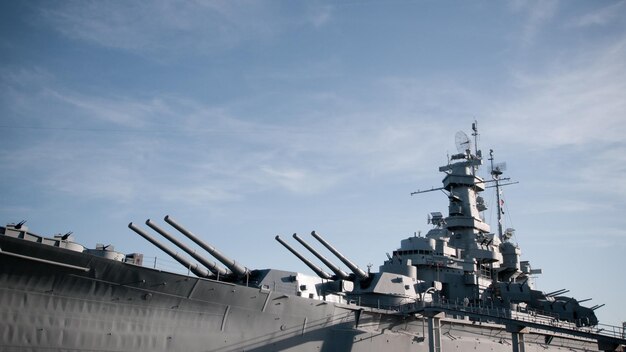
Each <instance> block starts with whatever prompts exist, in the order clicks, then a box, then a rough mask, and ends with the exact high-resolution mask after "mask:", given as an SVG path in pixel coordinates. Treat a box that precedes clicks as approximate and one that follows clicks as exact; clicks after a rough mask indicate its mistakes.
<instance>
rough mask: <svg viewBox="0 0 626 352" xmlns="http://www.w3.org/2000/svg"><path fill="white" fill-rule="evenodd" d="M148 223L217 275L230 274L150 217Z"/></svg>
mask: <svg viewBox="0 0 626 352" xmlns="http://www.w3.org/2000/svg"><path fill="white" fill-rule="evenodd" d="M146 225H148V226H150V227H151V228H152V229H153V230H154V231H156V232H158V233H159V234H160V235H161V236H163V237H165V238H167V239H168V240H169V241H170V242H172V243H173V244H174V245H176V246H177V247H179V248H180V249H182V250H183V251H185V252H187V254H189V255H190V256H191V257H192V258H193V259H195V260H197V261H198V262H200V264H202V265H204V266H205V267H206V268H207V269H209V270H210V271H211V272H212V273H214V274H215V275H218V276H225V275H228V274H229V272H228V271H227V270H226V269H224V268H222V267H220V266H218V265H217V263H215V262H211V261H209V260H208V259H206V258H205V257H203V256H201V255H200V254H198V253H197V252H196V251H195V250H193V249H191V248H189V247H188V246H187V245H185V244H184V243H182V242H180V241H179V240H178V239H177V238H176V237H174V236H172V235H171V234H169V233H168V232H166V231H165V230H163V229H161V228H160V227H159V226H158V225H157V224H155V223H154V222H152V221H151V220H150V219H148V220H146Z"/></svg>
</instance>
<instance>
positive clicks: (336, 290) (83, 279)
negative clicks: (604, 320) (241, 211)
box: [0, 124, 626, 352]
mask: <svg viewBox="0 0 626 352" xmlns="http://www.w3.org/2000/svg"><path fill="white" fill-rule="evenodd" d="M477 135H478V130H477V126H476V124H474V125H473V126H472V136H473V137H474V143H472V141H471V140H470V138H468V137H467V135H465V134H464V133H462V132H459V133H457V136H456V142H457V148H458V154H455V155H452V156H450V157H449V160H448V163H447V164H446V165H444V166H442V167H440V168H439V171H440V172H442V173H444V174H445V176H444V178H443V185H442V187H438V188H432V189H429V190H426V191H417V192H414V193H413V194H419V193H423V192H430V191H434V190H436V191H441V192H443V193H445V195H446V196H447V198H448V212H447V215H446V216H444V215H443V214H442V213H441V212H432V213H431V214H430V216H429V223H430V224H431V225H432V228H431V229H430V230H429V231H428V232H427V233H426V234H425V235H424V236H422V235H421V234H420V235H417V234H415V235H414V236H411V237H408V238H405V239H403V240H401V242H400V247H399V248H397V249H396V250H394V251H393V252H392V254H391V255H389V254H388V255H387V259H386V260H385V261H384V262H383V264H382V265H380V266H379V269H378V271H376V272H373V271H371V269H369V268H368V270H367V271H365V270H363V269H361V268H360V267H359V266H357V265H356V264H355V263H354V262H352V261H351V260H350V259H348V258H347V257H346V256H344V255H343V254H342V253H340V251H339V250H338V249H336V248H335V247H334V246H333V245H332V244H331V243H330V242H329V241H327V239H326V238H325V237H323V236H322V235H320V234H318V233H316V232H315V231H313V232H312V233H311V237H312V239H313V240H314V241H316V242H317V247H322V248H323V249H324V251H326V252H328V253H330V254H331V255H332V256H334V257H335V258H336V259H338V260H339V261H340V262H341V263H342V264H343V265H345V267H347V268H348V269H349V272H346V271H343V270H342V269H341V268H340V267H339V266H338V265H337V264H336V263H334V262H333V260H332V259H328V257H327V256H325V255H324V254H322V253H321V252H320V250H319V248H316V246H315V245H312V244H311V243H315V242H310V240H308V239H305V238H304V237H303V236H299V235H297V234H294V235H293V238H294V240H296V241H297V242H298V243H299V244H300V245H301V246H302V247H304V248H305V249H306V250H307V251H308V252H310V253H311V254H312V255H313V256H314V257H315V258H317V260H319V262H321V264H323V265H324V266H325V267H326V268H327V269H328V271H327V270H326V269H325V268H323V267H322V266H320V265H318V264H317V263H316V262H314V261H312V260H310V259H309V258H307V257H306V256H305V255H303V254H302V253H300V252H299V251H298V250H297V249H296V248H294V247H293V246H292V245H290V244H289V243H288V242H287V241H286V240H285V239H283V238H281V237H280V236H276V240H277V241H278V242H280V243H281V244H282V245H283V246H285V247H286V248H287V249H288V250H289V251H290V252H291V253H293V254H294V255H296V256H297V257H298V258H299V259H301V260H302V261H303V262H304V263H305V264H306V265H307V266H308V267H309V268H310V269H311V270H312V271H313V272H314V273H315V276H311V275H307V274H302V273H298V272H292V271H285V270H277V269H256V270H254V269H249V268H248V267H246V266H245V265H243V264H241V263H239V262H237V261H235V260H233V259H231V258H230V257H228V256H227V255H225V254H223V253H221V252H220V251H219V250H218V249H216V248H215V247H213V246H211V245H210V244H209V243H207V242H206V241H205V240H204V239H203V238H201V236H198V235H196V234H194V233H193V232H191V231H189V230H188V229H187V228H185V227H184V226H183V225H181V224H180V223H179V222H177V221H176V220H174V219H173V218H172V217H170V216H166V217H165V218H164V222H165V223H167V225H169V227H165V226H162V225H159V224H157V222H155V221H152V220H147V221H146V223H145V224H146V226H147V227H149V228H150V229H151V230H150V231H148V230H146V229H145V228H144V227H142V226H140V225H137V224H134V223H130V224H129V225H128V227H129V228H130V229H131V230H132V231H134V232H135V233H137V234H139V235H140V236H142V237H143V238H145V239H146V240H147V241H149V242H150V243H152V244H153V245H155V246H156V247H158V248H160V249H161V250H162V251H164V252H165V253H167V254H168V255H169V256H171V257H172V258H173V259H175V260H176V261H177V262H179V263H180V264H181V265H182V266H184V268H186V269H187V270H188V271H189V273H190V274H189V275H181V274H175V273H170V272H166V271H161V270H158V269H153V268H147V267H144V266H142V264H143V263H142V261H143V257H142V255H141V254H138V253H132V254H129V255H124V254H122V253H119V252H116V251H115V250H114V248H113V247H111V246H104V245H98V246H97V247H96V248H95V249H87V248H85V247H84V246H82V245H80V244H78V243H76V242H74V237H73V234H70V233H68V234H65V235H58V236H55V237H54V238H47V237H44V236H39V235H36V234H34V233H32V232H30V231H29V230H28V229H27V227H26V225H25V224H24V223H23V222H21V223H18V224H11V225H7V226H6V227H4V228H0V349H1V350H3V351H23V350H33V351H51V350H52V351H66V350H81V351H87V350H98V351H100V350H107V351H380V350H383V349H388V350H393V351H432V352H434V351H468V350H477V351H514V352H517V351H565V350H567V351H591V350H593V351H623V350H624V345H625V344H626V340H625V336H624V330H623V327H607V326H601V325H599V323H598V320H597V318H596V316H595V314H594V310H596V309H597V308H599V307H600V306H593V307H584V306H583V305H581V303H582V301H577V300H576V299H574V298H572V297H566V296H564V294H565V293H566V292H567V290H565V289H561V290H557V291H554V292H551V293H544V292H542V291H540V290H537V289H536V288H535V287H534V284H533V280H532V277H533V276H534V275H538V274H539V273H540V272H541V271H540V270H539V269H533V268H532V267H531V265H530V263H529V262H527V261H521V259H520V256H521V250H520V248H519V247H518V246H517V245H516V244H514V243H513V241H512V235H513V231H514V230H512V229H503V224H502V221H501V213H502V209H501V207H500V206H501V200H500V198H499V197H500V191H501V187H502V186H503V185H505V183H506V182H507V181H508V179H506V178H503V177H501V176H502V172H503V167H501V166H500V165H494V154H493V151H490V153H489V159H488V161H489V162H490V163H489V166H490V172H489V177H488V178H481V177H480V176H478V172H479V168H480V167H481V166H483V164H485V161H484V159H483V155H482V152H481V151H480V150H479V149H478V146H477V143H476V141H477ZM486 188H494V189H495V191H496V194H497V201H496V208H497V209H496V210H497V213H498V224H497V231H496V232H495V233H494V232H492V230H491V227H490V226H489V224H487V223H486V222H485V220H484V217H483V213H484V211H485V210H487V206H486V202H485V201H484V199H483V197H482V195H481V194H482V192H484V191H485V189H486ZM172 230H175V231H176V232H175V233H178V234H179V235H182V238H183V240H181V239H180V236H177V235H173V234H172ZM154 233H156V234H158V235H160V236H161V237H162V238H164V239H166V240H167V242H168V244H165V243H163V242H161V241H160V240H158V239H157V238H155V237H154V235H153V234H154ZM191 243H193V244H194V245H195V246H197V247H198V248H201V250H197V249H194V247H192V245H191ZM172 246H173V247H172ZM207 255H210V256H212V257H213V258H215V259H217V261H218V262H219V263H220V264H218V263H216V262H213V261H211V260H209V259H208V258H207ZM189 257H191V258H192V259H189ZM191 274H193V275H191Z"/></svg>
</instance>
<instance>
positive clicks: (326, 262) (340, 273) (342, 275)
mask: <svg viewBox="0 0 626 352" xmlns="http://www.w3.org/2000/svg"><path fill="white" fill-rule="evenodd" d="M293 238H295V239H296V241H298V242H300V244H301V245H303V246H304V248H306V249H308V250H309V252H311V253H313V255H314V256H316V257H317V259H319V260H321V261H322V263H324V265H326V266H327V267H328V268H329V269H330V270H331V271H332V272H333V273H335V275H337V277H338V278H340V279H342V280H348V279H349V278H350V275H348V273H346V272H345V271H343V270H341V269H339V267H338V266H336V265H335V264H333V263H332V262H331V261H330V260H328V259H326V257H324V256H323V255H321V254H320V253H319V252H318V251H316V250H315V249H314V248H313V247H311V245H309V244H308V243H306V241H304V240H303V239H302V238H300V237H299V236H298V234H297V233H294V234H293Z"/></svg>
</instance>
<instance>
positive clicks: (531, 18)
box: [511, 0, 559, 46]
mask: <svg viewBox="0 0 626 352" xmlns="http://www.w3.org/2000/svg"><path fill="white" fill-rule="evenodd" d="M511 4H512V8H513V10H514V11H516V12H518V13H522V14H523V15H524V16H526V18H525V22H524V25H523V27H522V32H521V40H522V43H524V45H526V46H531V45H532V44H533V43H534V42H535V40H536V38H537V36H538V35H539V34H540V33H541V31H542V30H543V29H544V28H545V25H546V24H547V22H548V21H550V20H551V19H552V18H553V17H554V15H555V14H556V11H557V9H558V7H559V2H558V0H545V1H541V0H539V1H513V2H511Z"/></svg>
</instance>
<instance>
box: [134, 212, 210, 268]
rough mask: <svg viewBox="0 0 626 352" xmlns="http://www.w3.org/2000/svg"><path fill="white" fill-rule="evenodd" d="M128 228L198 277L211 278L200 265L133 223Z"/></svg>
mask: <svg viewBox="0 0 626 352" xmlns="http://www.w3.org/2000/svg"><path fill="white" fill-rule="evenodd" d="M128 228H129V229H131V230H133V231H135V232H136V233H137V234H138V235H140V236H141V237H143V238H145V239H146V240H148V242H150V243H152V244H153V245H155V246H157V247H158V248H159V249H160V250H162V251H163V252H165V253H167V254H168V255H169V256H170V257H172V258H174V259H175V260H176V261H177V262H179V263H180V264H182V265H183V266H184V267H185V268H188V269H189V270H190V271H191V272H192V273H194V274H195V275H196V276H198V277H210V276H211V274H210V273H209V272H208V271H207V270H205V269H203V268H200V267H199V266H198V264H195V263H191V262H190V261H188V260H187V259H186V258H185V257H183V256H181V255H180V254H178V253H176V252H174V251H173V250H171V249H170V248H169V247H167V246H166V245H164V244H162V243H161V242H159V241H157V240H156V239H155V238H154V237H152V236H150V235H148V234H147V233H146V232H145V231H144V230H142V229H140V228H139V227H137V226H136V225H135V224H133V223H132V222H131V223H130V224H128Z"/></svg>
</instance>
